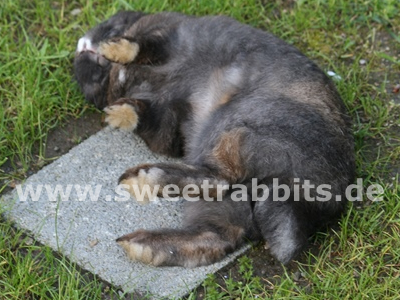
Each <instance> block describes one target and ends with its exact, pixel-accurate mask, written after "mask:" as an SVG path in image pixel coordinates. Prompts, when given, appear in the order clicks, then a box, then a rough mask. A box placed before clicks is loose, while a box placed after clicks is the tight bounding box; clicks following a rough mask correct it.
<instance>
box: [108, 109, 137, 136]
mask: <svg viewBox="0 0 400 300" xmlns="http://www.w3.org/2000/svg"><path fill="white" fill-rule="evenodd" d="M104 111H105V112H106V114H107V116H106V119H105V121H106V122H107V123H108V124H109V125H110V126H111V127H114V128H121V129H124V130H134V129H135V128H136V126H137V123H138V115H137V113H136V111H135V108H134V107H133V106H131V105H129V104H127V103H124V104H122V105H111V106H108V107H106V108H105V109H104Z"/></svg>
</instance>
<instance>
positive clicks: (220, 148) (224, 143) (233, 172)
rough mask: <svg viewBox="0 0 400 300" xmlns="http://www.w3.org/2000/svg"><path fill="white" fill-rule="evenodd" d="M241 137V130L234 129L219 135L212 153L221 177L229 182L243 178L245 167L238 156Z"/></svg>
mask: <svg viewBox="0 0 400 300" xmlns="http://www.w3.org/2000/svg"><path fill="white" fill-rule="evenodd" d="M242 136H243V130H242V129H240V128H239V129H234V130H232V131H229V132H225V133H223V134H222V135H221V138H220V140H219V142H218V144H217V145H216V146H215V147H214V149H213V151H212V158H213V159H214V160H215V162H216V164H217V166H218V167H219V169H220V172H221V175H222V176H223V177H225V178H227V179H228V180H230V181H231V182H235V181H237V180H238V179H240V178H242V177H244V176H245V167H244V166H243V163H242V158H241V156H240V147H241V145H240V144H241V141H242Z"/></svg>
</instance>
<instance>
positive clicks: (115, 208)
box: [1, 128, 247, 298]
mask: <svg viewBox="0 0 400 300" xmlns="http://www.w3.org/2000/svg"><path fill="white" fill-rule="evenodd" d="M170 160H171V159H168V158H166V157H162V156H159V155H156V154H154V153H152V152H151V151H149V150H148V149H147V147H146V145H145V144H144V143H143V141H142V140H141V139H140V138H138V137H136V136H135V135H134V134H131V133H127V132H123V131H118V130H110V129H109V128H106V129H104V130H103V131H101V132H99V133H97V134H96V135H94V136H92V137H90V138H89V139H87V140H86V141H84V142H83V143H81V144H80V145H78V146H76V147H75V148H73V149H72V150H71V151H70V152H69V153H67V154H65V155H63V156H62V157H60V158H59V159H57V160H56V161H54V162H53V163H52V164H50V165H48V166H46V167H45V168H43V169H42V170H41V171H39V172H38V173H37V174H35V175H33V176H31V177H30V178H28V179H27V180H26V182H25V183H24V184H23V185H22V188H21V191H22V192H25V193H26V191H27V190H26V188H27V187H28V186H30V187H33V188H35V187H39V186H40V185H42V191H41V194H40V197H39V199H38V200H37V201H34V197H33V196H32V197H30V196H29V197H27V199H25V201H23V200H24V199H23V197H22V196H20V197H18V193H17V190H14V191H13V192H12V193H10V194H8V195H6V196H5V197H3V198H2V199H1V205H2V206H3V207H4V206H6V208H7V212H6V216H7V217H8V218H9V219H12V220H13V221H14V222H15V223H16V224H17V226H19V227H20V228H22V229H24V230H28V231H30V232H32V233H33V235H34V236H35V238H36V239H37V240H38V241H40V242H42V243H44V244H46V245H49V246H51V247H52V248H53V249H54V250H56V251H59V252H61V253H62V254H63V255H66V256H67V257H69V258H70V259H71V260H72V261H75V262H77V263H78V264H79V265H80V266H81V267H83V268H85V269H87V270H89V271H91V272H93V273H95V274H97V275H98V276H100V277H101V278H102V279H104V280H106V281H108V282H110V283H112V284H115V285H118V286H121V287H122V289H123V290H124V291H125V292H133V291H139V292H142V293H150V294H152V295H153V296H154V298H163V297H168V298H178V297H181V296H183V295H185V294H186V293H188V292H189V291H190V290H192V289H193V288H195V287H196V286H198V285H199V284H200V283H201V282H202V281H203V280H204V279H205V278H206V276H207V274H209V273H213V272H216V271H217V270H218V269H220V268H221V267H223V266H225V265H226V264H227V263H229V262H230V261H231V260H233V259H234V258H235V257H236V256H237V255H239V254H240V253H242V252H244V251H245V250H246V249H247V247H245V248H243V249H241V250H239V251H237V252H236V253H234V254H232V255H230V256H229V257H227V258H226V259H225V260H223V261H221V262H219V263H216V264H213V265H210V266H207V267H199V268H194V269H185V268H181V267H162V268H155V267H151V266H147V265H144V264H141V263H137V262H131V261H129V260H128V259H127V257H126V256H125V254H124V252H123V250H122V249H121V248H120V247H119V246H118V245H117V243H116V242H115V238H116V237H119V236H121V235H123V234H126V233H129V232H132V231H134V230H135V229H139V228H144V229H154V228H160V227H179V226H180V224H181V219H182V218H181V217H182V202H181V201H180V202H172V201H165V200H164V201H162V199H158V200H157V201H155V202H151V203H150V204H148V205H141V204H138V203H137V202H136V201H134V200H133V199H132V198H131V199H130V200H127V201H116V197H118V198H121V197H122V195H121V193H120V192H119V191H117V192H116V191H115V188H116V186H117V179H118V177H119V176H120V175H121V174H122V173H123V172H124V171H125V170H126V169H127V168H129V167H132V166H134V165H136V164H139V163H148V162H158V161H170ZM46 185H48V187H47V188H49V187H50V188H51V189H54V188H55V187H56V186H57V185H60V186H61V187H62V188H63V190H64V191H66V190H67V189H68V185H71V194H70V197H69V198H68V200H63V199H61V197H55V198H54V199H51V197H49V195H48V193H47V192H46V191H47V190H46ZM73 185H80V186H81V189H82V190H83V189H84V187H85V185H89V186H91V187H92V189H93V190H94V191H95V189H96V186H97V185H99V186H101V190H100V193H99V197H98V199H97V200H96V201H95V198H94V199H92V200H91V199H90V197H89V195H87V197H86V198H85V199H83V198H81V199H80V197H79V194H78V193H77V190H76V188H75V187H74V186H73ZM33 191H35V189H33Z"/></svg>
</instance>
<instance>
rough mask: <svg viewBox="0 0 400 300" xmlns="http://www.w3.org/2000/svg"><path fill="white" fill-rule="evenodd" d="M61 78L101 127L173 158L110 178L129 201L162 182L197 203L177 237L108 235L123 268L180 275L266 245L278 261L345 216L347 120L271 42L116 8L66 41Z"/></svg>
mask: <svg viewBox="0 0 400 300" xmlns="http://www.w3.org/2000/svg"><path fill="white" fill-rule="evenodd" d="M74 70H75V77H76V79H77V82H78V84H79V85H80V87H81V89H82V91H83V94H84V95H85V97H86V99H87V100H88V101H89V102H91V103H93V104H94V105H95V106H97V107H98V108H101V109H103V108H104V110H105V112H106V121H107V122H108V123H109V125H110V126H112V127H115V128H121V129H125V130H130V131H134V132H136V134H138V135H139V136H140V137H141V138H142V139H143V140H144V141H145V143H146V144H147V146H148V147H149V149H150V150H152V151H154V152H156V153H161V154H164V155H168V156H171V157H180V158H182V161H181V163H154V164H141V165H138V166H134V167H132V168H130V169H127V170H126V171H125V172H124V173H123V174H122V175H121V177H120V178H119V183H120V184H124V185H125V187H127V189H128V190H129V192H130V193H131V194H132V196H133V197H134V198H136V199H137V200H138V201H144V202H146V201H151V200H152V199H149V198H146V197H145V196H143V197H142V196H141V193H138V191H139V192H140V191H142V190H143V189H145V188H146V187H150V188H151V189H153V188H156V187H159V188H160V189H159V190H158V192H157V195H158V196H163V195H164V194H163V193H161V189H162V190H163V191H164V190H165V188H168V187H169V186H171V185H174V186H175V187H177V189H176V190H174V193H173V194H174V196H181V197H186V198H189V199H193V198H195V199H196V201H184V202H185V203H184V206H185V207H184V220H183V226H182V228H180V229H170V228H161V229H157V230H143V229H139V230H136V231H134V232H132V233H129V234H126V235H124V236H122V237H119V238H118V239H117V240H116V241H117V242H118V243H119V244H120V245H121V246H122V247H123V249H124V250H125V251H126V253H127V255H128V256H129V257H130V258H131V259H132V260H134V261H140V262H143V263H146V264H150V265H154V266H183V267H187V268H193V267H197V266H202V265H208V264H212V263H214V262H217V261H219V260H221V259H223V258H224V257H225V256H226V255H227V254H229V253H231V252H233V251H235V250H236V249H238V248H239V247H241V246H242V245H244V244H245V243H248V242H253V243H256V242H260V241H265V242H266V243H267V244H268V247H269V250H270V252H271V254H272V255H273V256H274V257H275V258H276V259H277V260H278V261H280V262H281V263H282V264H287V263H289V262H290V261H292V260H293V259H295V258H296V257H297V256H298V255H299V253H301V251H303V250H304V249H305V248H306V247H307V244H308V239H309V237H310V236H312V235H313V234H315V233H316V232H317V231H318V230H321V229H324V228H326V226H328V225H330V224H331V223H332V222H335V221H337V219H338V218H339V217H340V216H341V214H342V213H343V212H344V210H345V208H346V202H347V201H346V197H345V190H346V187H347V186H348V185H349V184H350V183H351V182H352V181H353V180H354V176H355V158H354V140H353V135H352V130H351V119H350V117H349V115H348V113H347V111H346V108H345V105H344V103H343V101H342V100H341V97H340V95H339V94H338V92H337V90H336V88H335V86H334V84H333V82H332V81H331V79H330V78H328V77H327V76H326V75H325V74H324V72H323V71H322V70H321V69H320V68H318V66H317V65H316V64H315V63H314V62H312V61H311V60H310V59H309V58H307V57H306V56H305V55H303V54H302V53H301V52H300V51H299V50H297V49H296V48H295V47H294V46H291V45H289V44H287V43H286V42H284V41H282V40H281V39H279V38H277V37H276V36H274V35H272V34H270V33H267V32H265V31H262V30H260V29H256V28H253V27H251V26H249V25H246V24H242V23H240V22H238V21H236V20H234V19H232V18H229V17H226V16H203V17H194V16H189V15H184V14H180V13H174V12H161V13H156V14H144V13H141V12H133V11H132V12H131V11H124V12H119V13H117V14H116V15H114V16H113V17H111V18H110V19H109V20H107V21H105V22H103V23H101V24H99V25H97V26H96V27H94V28H93V29H91V30H89V31H88V33H86V34H85V36H84V37H82V38H81V39H80V40H79V42H78V46H77V51H76V56H75V60H74ZM188 185H190V186H191V188H190V189H188V188H186V189H185V187H187V186H188ZM238 187H239V188H238ZM285 196H286V198H285ZM141 197H142V198H141Z"/></svg>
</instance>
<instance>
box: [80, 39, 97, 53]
mask: <svg viewBox="0 0 400 300" xmlns="http://www.w3.org/2000/svg"><path fill="white" fill-rule="evenodd" d="M85 51H90V52H96V48H95V47H94V46H93V45H92V41H91V40H90V39H89V38H87V37H85V36H84V37H81V38H80V39H79V41H78V45H77V47H76V52H77V53H81V52H85Z"/></svg>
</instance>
